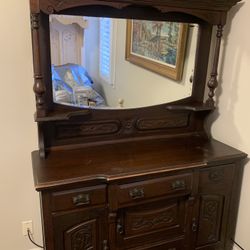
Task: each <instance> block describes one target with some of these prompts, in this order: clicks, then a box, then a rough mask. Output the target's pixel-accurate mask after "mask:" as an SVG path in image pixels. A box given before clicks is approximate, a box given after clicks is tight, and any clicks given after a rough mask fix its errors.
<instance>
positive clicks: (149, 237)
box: [30, 0, 247, 250]
mask: <svg viewBox="0 0 250 250" xmlns="http://www.w3.org/2000/svg"><path fill="white" fill-rule="evenodd" d="M237 2H238V0H214V1H212V0H189V1H186V0H154V1H153V0H116V1H115V0H30V9H31V28H32V44H33V58H34V80H35V83H34V92H35V97H36V106H37V112H36V115H35V120H36V122H37V123H38V134H39V151H34V152H33V153H32V163H33V174H34V182H35V188H36V190H37V191H39V192H40V198H41V212H42V222H43V234H44V246H45V247H46V250H82V249H88V250H90V249H91V250H128V249H129V250H161V249H162V250H194V249H197V250H218V249H220V250H222V249H223V250H232V241H231V239H232V238H234V232H235V226H236V219H237V209H238V204H239V194H240V187H241V178H242V174H243V164H242V161H243V159H245V158H246V156H247V155H246V154H245V153H243V152H241V151H239V150H236V149H234V148H232V147H229V146H227V145H225V144H223V143H221V142H218V141H216V140H213V139H211V138H210V137H209V131H206V130H205V129H204V127H205V126H204V125H205V120H206V118H207V117H208V115H209V114H210V112H212V111H213V110H214V109H215V107H214V91H215V88H216V86H217V84H218V83H217V67H218V59H219V50H220V41H221V35H222V27H223V25H224V24H225V23H226V15H227V11H228V10H229V9H230V8H231V7H232V6H233V5H235V4H236V3H237ZM52 13H57V14H70V15H89V16H107V17H120V18H137V19H148V20H166V21H176V22H177V21H178V22H186V23H197V24H199V36H198V45H197V53H196V61H195V69H194V78H193V90H192V95H191V97H188V98H185V99H183V100H179V101H176V102H172V103H168V104H162V105H158V106H153V107H146V108H138V109H130V110H95V109H92V110H90V109H80V108H73V107H67V106H64V105H58V104H55V103H53V97H52V83H51V61H50V31H49V14H52ZM213 25H217V26H218V28H219V29H218V32H217V44H216V48H215V52H214V57H213V58H214V62H213V65H212V72H211V79H210V81H209V84H208V87H209V88H210V92H209V100H208V101H207V102H206V103H203V99H204V91H205V85H206V76H207V68H208V59H209V54H210V53H209V52H210V42H211V36H212V26H213Z"/></svg>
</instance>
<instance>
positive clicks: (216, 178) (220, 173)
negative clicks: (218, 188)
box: [208, 168, 225, 182]
mask: <svg viewBox="0 0 250 250" xmlns="http://www.w3.org/2000/svg"><path fill="white" fill-rule="evenodd" d="M224 177H225V171H224V168H220V169H213V170H211V171H210V172H209V175H208V178H209V180H210V181H213V182H221V181H222V180H223V179H224Z"/></svg>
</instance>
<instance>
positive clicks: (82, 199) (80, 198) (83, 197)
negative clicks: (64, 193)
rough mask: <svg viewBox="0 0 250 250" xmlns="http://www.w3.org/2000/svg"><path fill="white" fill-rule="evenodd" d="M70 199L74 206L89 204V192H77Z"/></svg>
mask: <svg viewBox="0 0 250 250" xmlns="http://www.w3.org/2000/svg"><path fill="white" fill-rule="evenodd" d="M72 201H73V204H74V205H75V206H82V205H87V204H90V198H89V194H78V195H77V196H74V197H73V198H72Z"/></svg>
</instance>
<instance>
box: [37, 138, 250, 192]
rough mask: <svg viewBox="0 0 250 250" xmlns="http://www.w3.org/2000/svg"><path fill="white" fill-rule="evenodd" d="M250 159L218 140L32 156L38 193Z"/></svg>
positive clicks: (156, 142) (125, 145)
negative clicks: (73, 185)
mask: <svg viewBox="0 0 250 250" xmlns="http://www.w3.org/2000/svg"><path fill="white" fill-rule="evenodd" d="M246 156H247V155H246V154H245V153H243V152H241V151H239V150H236V149H234V148H232V147H230V146H227V145H225V144H223V143H221V142H218V141H216V140H210V141H208V142H201V141H197V140H195V139H186V140H183V139H179V140H177V139H175V140H172V141H169V140H165V139H161V140H152V141H141V142H127V143H120V144H110V145H102V146H92V147H87V148H82V149H74V150H64V151H54V152H51V153H50V154H49V155H48V157H47V158H46V159H43V158H40V156H39V152H38V151H34V152H32V163H33V174H34V181H35V187H36V189H37V190H39V191H40V190H44V189H48V188H58V187H60V186H65V185H72V184H80V183H83V182H86V183H87V182H93V183H94V182H95V183H105V182H110V181H119V180H124V179H128V178H141V177H142V176H149V175H150V176H154V175H158V176H160V175H162V174H166V173H170V172H173V171H181V170H186V169H194V168H198V167H206V166H210V165H219V164H228V163H233V162H235V161H237V160H241V159H243V158H245V157H246Z"/></svg>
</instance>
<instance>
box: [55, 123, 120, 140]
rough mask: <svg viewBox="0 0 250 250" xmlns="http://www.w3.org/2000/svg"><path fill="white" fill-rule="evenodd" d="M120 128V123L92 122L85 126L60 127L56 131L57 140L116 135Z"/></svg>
mask: <svg viewBox="0 0 250 250" xmlns="http://www.w3.org/2000/svg"><path fill="white" fill-rule="evenodd" d="M119 128H120V125H119V123H118V122H116V121H114V122H112V121H111V122H106V123H105V122H96V123H95V122H91V123H85V124H71V125H58V127H57V129H56V134H57V139H67V138H71V137H81V136H94V135H107V134H113V133H116V132H117V131H118V130H119Z"/></svg>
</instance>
